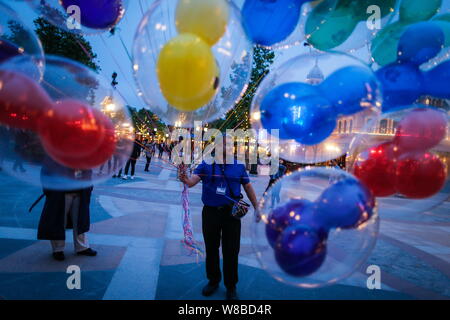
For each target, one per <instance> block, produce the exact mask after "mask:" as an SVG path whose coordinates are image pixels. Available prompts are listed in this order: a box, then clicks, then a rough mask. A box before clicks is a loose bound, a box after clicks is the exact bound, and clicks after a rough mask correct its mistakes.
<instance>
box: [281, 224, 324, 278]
mask: <svg viewBox="0 0 450 320" xmlns="http://www.w3.org/2000/svg"><path fill="white" fill-rule="evenodd" d="M326 248H327V247H326V238H324V237H321V236H320V235H319V233H318V232H317V231H316V230H315V229H314V228H312V227H311V226H308V225H304V224H297V225H293V226H291V227H288V228H286V229H285V230H284V231H283V233H282V234H281V236H280V238H279V239H278V241H277V243H276V246H275V260H276V261H277V263H278V265H279V266H280V268H281V269H282V270H283V271H284V272H286V273H287V274H290V275H292V276H296V277H304V276H308V275H310V274H312V273H314V272H315V271H316V270H318V269H319V268H320V266H321V265H322V263H323V262H324V260H325V257H326V251H327V249H326Z"/></svg>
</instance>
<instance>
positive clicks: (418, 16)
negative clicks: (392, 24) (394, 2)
mask: <svg viewBox="0 0 450 320" xmlns="http://www.w3.org/2000/svg"><path fill="white" fill-rule="evenodd" d="M441 4H442V0H427V1H422V0H406V1H402V2H401V5H400V20H401V21H403V22H409V23H413V22H419V21H424V20H428V19H431V17H433V16H434V15H435V14H436V13H438V12H439V8H440V7H441Z"/></svg>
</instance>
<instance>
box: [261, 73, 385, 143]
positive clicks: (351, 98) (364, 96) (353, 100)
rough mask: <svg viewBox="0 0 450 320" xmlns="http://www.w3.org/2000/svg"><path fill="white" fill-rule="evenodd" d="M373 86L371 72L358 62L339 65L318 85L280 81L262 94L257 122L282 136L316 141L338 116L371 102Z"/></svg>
mask: <svg viewBox="0 0 450 320" xmlns="http://www.w3.org/2000/svg"><path fill="white" fill-rule="evenodd" d="M376 88H377V83H376V78H375V77H374V75H373V73H372V72H371V71H370V70H369V69H367V68H363V67H359V66H349V67H345V68H341V69H339V70H337V71H335V72H334V73H332V74H331V75H330V76H329V77H328V78H326V79H325V80H324V81H323V82H322V83H321V84H318V85H310V84H307V83H301V82H290V83H284V84H282V85H279V86H277V87H275V88H274V89H272V90H271V91H270V92H269V93H267V94H266V95H265V97H264V99H263V101H262V103H261V106H260V111H261V123H262V125H263V126H264V128H266V129H279V130H280V132H279V134H280V137H281V138H282V139H294V140H296V141H297V142H299V143H301V144H304V145H315V144H319V143H321V142H322V141H324V140H325V139H326V138H328V137H329V136H330V134H331V133H332V132H333V131H334V129H335V127H336V120H337V118H338V117H340V116H342V115H346V116H348V115H353V114H356V113H358V112H361V111H363V110H364V108H366V107H367V105H370V106H372V105H373V104H374V99H376V96H377V93H376V92H375V91H376V90H377V89H376Z"/></svg>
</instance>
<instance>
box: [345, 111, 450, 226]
mask: <svg viewBox="0 0 450 320" xmlns="http://www.w3.org/2000/svg"><path fill="white" fill-rule="evenodd" d="M371 128H372V129H371V130H366V132H365V133H361V134H359V135H358V136H356V137H355V138H354V140H353V141H352V145H351V149H350V152H349V156H348V157H347V169H348V170H349V172H351V173H353V174H354V175H355V176H356V177H358V178H359V179H360V181H361V182H362V183H364V184H365V185H366V186H367V187H368V188H369V189H370V190H371V191H372V193H373V194H374V195H375V196H376V197H378V203H379V210H380V214H386V215H392V216H400V217H401V216H403V215H404V216H407V215H408V214H414V213H421V212H425V211H427V210H430V209H432V208H433V207H436V206H438V205H440V204H441V203H442V202H443V201H445V200H446V199H448V197H449V194H450V193H449V191H450V183H449V177H448V165H449V164H450V159H449V152H448V151H449V148H448V145H449V137H448V128H449V121H448V115H447V113H446V112H445V111H443V110H441V109H437V108H432V107H427V106H424V105H422V106H421V105H416V106H415V107H414V108H409V109H404V110H401V111H396V112H390V113H386V114H383V116H382V117H381V118H380V119H379V120H377V121H376V124H374V125H371ZM373 128H375V130H374V129H373Z"/></svg>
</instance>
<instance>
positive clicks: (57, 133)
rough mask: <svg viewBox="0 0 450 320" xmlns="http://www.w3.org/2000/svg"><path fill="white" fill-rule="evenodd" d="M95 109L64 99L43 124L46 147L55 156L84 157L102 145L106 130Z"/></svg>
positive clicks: (56, 105)
mask: <svg viewBox="0 0 450 320" xmlns="http://www.w3.org/2000/svg"><path fill="white" fill-rule="evenodd" d="M94 110H95V109H93V108H91V107H90V106H88V105H86V104H84V103H83V102H80V101H77V100H60V101H58V102H56V103H55V104H54V105H53V107H52V108H51V109H49V110H48V111H47V112H46V114H45V116H44V117H43V118H42V120H41V123H40V125H39V135H40V137H41V140H42V144H43V146H44V148H45V149H46V150H47V151H48V152H49V153H51V154H52V155H59V156H65V157H66V156H67V157H70V158H82V157H84V156H86V155H89V154H92V153H93V152H94V151H95V150H97V148H98V147H99V146H100V144H101V142H102V141H103V138H104V135H105V127H104V125H103V123H102V122H101V121H99V120H98V119H97V117H98V114H97V113H95V111H94Z"/></svg>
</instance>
